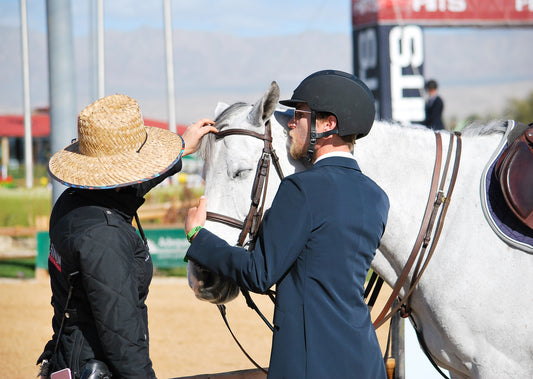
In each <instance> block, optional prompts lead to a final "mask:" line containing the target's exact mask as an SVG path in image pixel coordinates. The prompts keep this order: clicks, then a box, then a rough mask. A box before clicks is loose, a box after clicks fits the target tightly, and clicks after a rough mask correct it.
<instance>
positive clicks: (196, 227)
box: [187, 225, 203, 243]
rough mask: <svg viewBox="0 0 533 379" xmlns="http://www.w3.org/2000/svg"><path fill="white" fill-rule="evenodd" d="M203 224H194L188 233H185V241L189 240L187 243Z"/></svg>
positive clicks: (190, 241)
mask: <svg viewBox="0 0 533 379" xmlns="http://www.w3.org/2000/svg"><path fill="white" fill-rule="evenodd" d="M202 228H203V226H201V225H198V226H195V227H194V228H192V229H191V230H190V231H189V233H187V241H189V243H192V238H193V237H194V235H195V234H196V233H198V232H199V231H200V229H202Z"/></svg>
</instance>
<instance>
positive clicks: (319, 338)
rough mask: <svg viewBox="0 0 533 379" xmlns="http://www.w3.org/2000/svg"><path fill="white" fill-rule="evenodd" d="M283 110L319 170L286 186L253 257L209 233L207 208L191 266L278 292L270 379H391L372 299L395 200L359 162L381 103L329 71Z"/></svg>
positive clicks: (193, 223) (301, 149) (299, 152)
mask: <svg viewBox="0 0 533 379" xmlns="http://www.w3.org/2000/svg"><path fill="white" fill-rule="evenodd" d="M280 103H281V104H283V105H286V106H289V107H293V108H295V110H294V116H293V117H292V119H291V120H290V121H289V123H288V126H289V128H290V129H291V130H290V133H289V134H290V138H291V143H290V154H291V156H292V157H294V158H295V159H302V160H304V162H305V163H307V165H308V167H309V168H308V169H307V170H304V171H302V172H299V173H296V174H293V175H290V176H288V177H286V178H284V179H283V180H282V182H281V184H280V186H279V189H278V191H277V194H276V196H275V198H274V201H273V203H272V206H271V208H270V209H269V210H268V211H267V212H266V214H265V217H264V219H263V221H262V225H261V228H260V232H259V236H258V239H257V241H256V243H255V244H254V246H255V247H254V249H253V250H252V251H250V252H248V251H247V250H245V249H243V248H241V247H234V246H230V245H228V243H226V242H225V241H224V240H222V239H221V238H219V237H217V236H216V235H214V234H213V233H211V232H210V231H208V230H207V229H205V228H203V225H204V223H205V220H206V198H205V197H203V198H200V202H199V204H198V207H195V208H191V209H189V212H188V215H187V219H186V223H185V231H186V233H187V237H188V239H189V240H190V241H192V242H191V245H190V247H189V249H188V251H187V255H186V257H187V258H188V259H189V260H191V261H194V262H195V263H199V264H200V265H203V266H205V267H206V268H207V269H209V270H211V271H213V272H215V273H217V274H219V275H221V276H225V277H228V278H230V279H233V280H234V281H236V282H237V283H238V284H239V285H240V286H241V287H243V288H246V289H248V290H250V291H253V292H258V293H264V292H266V291H267V290H268V289H269V288H270V287H272V286H273V285H276V289H277V291H276V303H275V310H274V334H273V340H272V351H271V356H270V365H269V370H268V377H269V378H295V379H296V378H321V379H322V378H354V377H357V378H373V379H376V378H379V379H381V378H385V377H386V374H385V365H384V362H383V357H382V356H381V350H380V347H379V344H378V340H377V337H376V333H375V331H374V327H373V325H372V322H371V319H370V314H369V310H368V307H367V305H366V304H365V302H364V299H363V294H364V283H365V278H366V275H367V272H368V269H369V268H370V263H371V262H372V259H373V258H374V255H375V252H376V249H377V248H378V245H379V242H380V239H381V236H382V235H383V232H384V230H385V224H386V221H387V215H388V210H389V200H388V197H387V195H386V194H385V192H384V191H383V190H382V189H381V188H380V187H379V186H378V185H377V184H376V183H374V182H373V181H372V180H371V179H370V178H368V177H366V176H365V175H364V174H363V173H362V172H361V170H360V169H359V166H358V164H357V162H356V161H355V159H354V157H353V155H352V153H351V152H352V150H353V148H354V143H355V140H356V139H358V138H363V137H364V136H365V135H367V134H368V133H369V131H370V129H371V127H372V124H373V122H374V115H375V108H374V98H373V96H372V93H371V92H370V90H369V89H368V87H367V86H366V85H365V84H364V83H363V82H362V81H361V80H359V79H358V78H357V77H355V76H353V75H351V74H348V73H345V72H341V71H335V70H325V71H319V72H316V73H314V74H312V75H310V76H308V77H307V78H306V79H304V80H303V81H302V82H301V83H300V85H299V86H298V87H297V88H296V89H295V90H294V93H293V95H292V98H291V99H289V100H285V101H281V102H280Z"/></svg>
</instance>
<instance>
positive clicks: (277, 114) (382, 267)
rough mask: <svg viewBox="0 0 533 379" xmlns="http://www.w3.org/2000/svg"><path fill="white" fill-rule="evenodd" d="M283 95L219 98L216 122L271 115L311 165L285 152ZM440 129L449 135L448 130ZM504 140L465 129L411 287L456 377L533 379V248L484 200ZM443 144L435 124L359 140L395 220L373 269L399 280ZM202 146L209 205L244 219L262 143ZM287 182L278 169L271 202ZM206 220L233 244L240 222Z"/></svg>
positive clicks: (237, 138)
mask: <svg viewBox="0 0 533 379" xmlns="http://www.w3.org/2000/svg"><path fill="white" fill-rule="evenodd" d="M278 98H279V88H278V87H277V84H275V83H272V85H271V87H270V89H269V90H268V91H267V92H266V93H265V95H264V96H263V98H262V99H260V100H259V101H258V102H257V103H256V104H253V105H251V104H244V103H238V104H234V105H232V106H229V107H228V106H227V105H220V104H219V106H218V107H217V113H218V114H219V115H218V117H217V119H216V126H217V127H218V128H219V130H220V129H222V130H225V129H227V128H238V129H246V130H252V131H255V132H258V133H263V132H264V128H265V126H264V125H265V121H266V120H267V119H270V121H271V125H272V134H273V146H274V148H275V150H276V151H277V153H278V155H279V158H280V163H281V166H282V168H283V171H284V174H285V175H289V174H291V173H293V172H295V171H298V170H301V169H303V167H302V166H301V165H300V164H299V163H298V162H295V161H294V160H292V159H291V158H290V156H289V154H288V152H287V145H288V140H289V138H288V130H287V127H286V125H287V121H288V118H289V117H291V115H292V113H291V111H283V110H281V109H276V104H277V101H278ZM222 111H223V112H222ZM442 135H443V139H442V140H443V141H445V142H447V141H448V135H449V134H448V133H447V132H443V133H442ZM501 139H502V133H501V132H499V133H497V132H492V133H484V134H479V133H474V132H473V135H469V134H468V133H464V135H463V138H462V141H463V143H462V145H463V149H462V150H463V151H462V158H461V164H460V170H459V174H458V178H457V182H456V186H455V191H454V193H453V196H452V198H451V202H450V204H449V208H448V212H447V218H446V220H445V224H444V228H443V229H442V234H441V237H440V241H439V242H438V245H437V247H436V250H435V252H434V255H433V258H432V260H431V261H430V262H429V264H428V266H427V269H426V271H425V272H424V275H423V276H422V278H421V280H420V282H419V283H418V286H417V287H416V289H415V290H414V292H413V294H412V296H411V307H412V316H413V319H414V320H415V321H416V324H417V325H418V327H419V329H420V330H421V332H422V334H423V336H424V339H425V341H426V343H427V346H428V348H429V351H430V352H431V355H432V356H433V358H434V359H435V360H436V362H437V363H438V364H439V365H440V366H441V367H443V368H445V369H447V370H449V371H450V375H451V376H452V378H498V379H501V378H533V285H531V275H532V274H533V255H531V254H529V253H526V252H524V251H521V250H517V249H514V248H511V247H510V246H509V245H507V244H505V243H504V242H503V241H502V240H501V239H500V238H498V236H497V235H496V234H495V233H494V232H493V231H492V229H491V228H490V227H489V225H488V223H487V221H486V219H485V217H484V214H483V211H482V206H481V203H480V189H479V187H480V178H481V175H482V171H483V169H484V166H485V164H486V163H487V162H488V161H489V158H490V157H491V155H492V154H493V152H494V151H495V149H496V148H497V147H498V145H499V143H500V141H501ZM435 143H436V142H435V134H434V132H433V131H431V130H428V129H425V128H421V127H405V126H399V125H395V124H389V123H385V122H375V123H374V126H373V128H372V130H371V132H370V134H369V135H368V136H366V137H365V138H362V139H361V140H358V141H357V144H356V146H355V149H354V154H355V157H356V159H357V161H358V163H359V165H360V167H361V169H362V171H363V173H364V174H366V175H367V176H369V177H370V178H372V179H373V180H375V181H376V182H377V183H378V184H379V185H380V186H381V187H382V188H383V189H384V190H385V191H386V193H387V194H388V196H389V199H390V212H389V219H388V224H387V227H386V231H385V234H384V236H383V239H382V241H381V245H380V250H379V251H378V252H377V253H376V257H375V259H374V261H373V263H372V268H373V269H374V270H375V271H376V272H377V273H379V275H380V276H381V277H382V278H384V280H385V281H386V282H387V283H388V284H389V285H390V286H391V287H392V286H394V284H395V282H396V280H397V279H398V277H399V276H400V273H401V272H402V269H403V267H404V265H405V263H406V261H407V259H408V256H409V254H410V252H411V249H412V247H413V244H414V241H415V239H416V237H417V235H418V232H419V227H420V224H421V220H422V218H423V215H424V210H425V207H426V203H427V201H428V200H427V199H428V193H429V187H430V182H431V177H432V171H433V165H434V161H435ZM203 145H204V146H203V147H202V150H201V152H202V154H203V157H204V159H205V180H206V187H205V195H206V197H207V201H208V203H207V208H208V211H211V212H216V213H219V214H223V215H227V216H231V217H233V218H235V219H239V220H243V219H244V217H245V216H246V215H247V213H248V209H249V207H250V192H251V188H252V182H253V178H254V174H255V171H256V167H257V162H258V160H259V158H260V156H261V154H262V149H263V142H262V141H261V140H259V139H257V138H251V137H249V136H244V135H231V136H227V137H224V138H221V139H218V140H217V141H216V142H215V141H214V138H213V136H210V137H209V138H205V139H204V141H203ZM444 146H445V149H444V150H445V151H446V146H447V144H446V143H444ZM279 182H280V180H279V178H278V177H277V175H276V173H275V170H270V178H269V184H268V194H267V198H266V201H265V208H268V206H269V204H271V201H272V198H273V195H274V193H275V192H276V189H277V187H278V184H279ZM356 195H357V194H354V196H356ZM354 217H357V215H354ZM206 227H207V228H208V229H209V230H211V231H213V232H214V233H216V234H218V235H219V236H221V237H223V238H224V239H225V240H226V241H228V242H229V243H233V244H234V243H236V241H237V238H238V235H239V231H238V230H237V229H236V228H233V227H229V226H226V225H223V224H221V223H214V222H207V223H206ZM410 275H411V274H410ZM406 291H407V288H404V289H403V290H402V292H400V296H404V295H405V292H406ZM197 296H199V297H202V294H199V293H197ZM208 300H209V299H208Z"/></svg>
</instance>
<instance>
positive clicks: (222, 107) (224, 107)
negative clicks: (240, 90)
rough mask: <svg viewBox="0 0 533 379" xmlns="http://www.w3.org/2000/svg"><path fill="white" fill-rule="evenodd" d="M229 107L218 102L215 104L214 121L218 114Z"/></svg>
mask: <svg viewBox="0 0 533 379" xmlns="http://www.w3.org/2000/svg"><path fill="white" fill-rule="evenodd" d="M228 107H229V104H226V103H223V102H220V101H219V102H218V103H217V106H216V108H215V119H216V118H217V117H218V116H220V114H221V113H222V112H224V111H225V110H226V109H228Z"/></svg>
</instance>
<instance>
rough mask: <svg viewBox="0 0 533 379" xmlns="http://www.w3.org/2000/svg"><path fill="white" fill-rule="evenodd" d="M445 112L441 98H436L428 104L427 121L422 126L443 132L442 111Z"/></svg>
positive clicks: (426, 107)
mask: <svg viewBox="0 0 533 379" xmlns="http://www.w3.org/2000/svg"><path fill="white" fill-rule="evenodd" d="M443 110H444V102H443V101H442V99H441V97H440V96H436V97H435V98H433V99H430V100H429V101H427V102H426V106H425V112H426V119H425V120H424V122H423V123H422V124H424V125H425V126H427V127H428V128H430V129H433V130H443V129H444V123H443V122H442V111H443Z"/></svg>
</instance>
